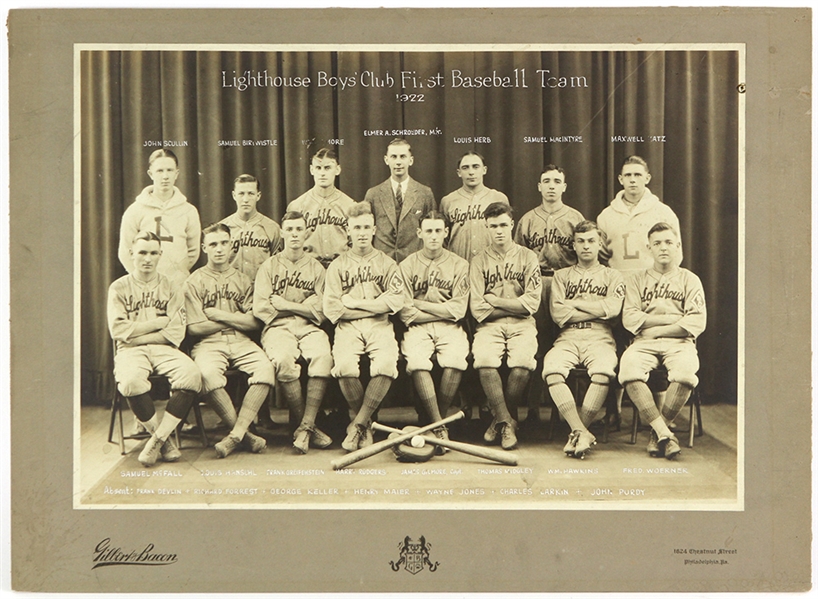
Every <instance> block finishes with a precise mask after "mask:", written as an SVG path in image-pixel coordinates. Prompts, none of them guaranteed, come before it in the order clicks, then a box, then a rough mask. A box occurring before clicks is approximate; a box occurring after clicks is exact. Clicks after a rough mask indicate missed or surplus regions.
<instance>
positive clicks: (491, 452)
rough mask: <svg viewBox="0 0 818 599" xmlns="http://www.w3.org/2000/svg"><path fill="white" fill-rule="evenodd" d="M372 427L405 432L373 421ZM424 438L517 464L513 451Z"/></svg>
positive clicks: (443, 445) (434, 443)
mask: <svg viewBox="0 0 818 599" xmlns="http://www.w3.org/2000/svg"><path fill="white" fill-rule="evenodd" d="M372 428H373V429H374V430H377V431H382V432H386V433H400V432H403V431H401V430H400V429H397V428H392V427H391V426H385V425H383V424H379V423H377V422H373V423H372ZM411 434H412V435H413V436H414V435H417V434H419V431H412V433H411ZM424 439H425V440H426V442H427V443H429V444H430V445H439V446H440V447H446V448H447V449H452V450H454V451H459V452H461V453H467V454H469V455H473V456H476V457H478V458H484V459H486V460H490V461H492V462H500V463H501V464H507V465H509V466H516V465H517V456H515V455H514V454H513V453H506V452H502V451H497V450H496V449H491V448H489V447H480V446H479V445H472V444H470V443H461V442H459V441H452V440H448V441H447V440H445V439H438V438H437V437H424Z"/></svg>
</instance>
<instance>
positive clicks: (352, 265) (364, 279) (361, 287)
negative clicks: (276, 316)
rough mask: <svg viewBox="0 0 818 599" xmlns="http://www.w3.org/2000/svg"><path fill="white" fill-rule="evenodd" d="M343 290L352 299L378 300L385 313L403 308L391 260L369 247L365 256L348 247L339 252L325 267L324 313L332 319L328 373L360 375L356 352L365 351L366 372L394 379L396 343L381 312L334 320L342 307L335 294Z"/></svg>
mask: <svg viewBox="0 0 818 599" xmlns="http://www.w3.org/2000/svg"><path fill="white" fill-rule="evenodd" d="M347 294H349V295H351V296H352V297H354V298H356V299H367V300H371V299H379V298H382V299H383V300H384V301H385V302H386V305H387V306H388V307H389V310H390V312H391V313H392V314H396V313H397V312H398V311H399V310H400V309H401V308H402V307H403V279H402V278H401V276H400V271H399V270H398V265H397V263H396V262H395V261H394V260H392V258H390V257H389V256H387V255H386V254H384V253H383V252H382V251H380V250H376V249H375V248H372V250H371V251H370V252H369V253H368V254H366V255H365V256H359V255H358V254H356V253H355V252H353V251H352V250H350V251H348V252H343V253H341V255H340V256H338V257H337V258H336V259H335V260H333V261H332V263H331V264H330V265H329V268H327V278H326V285H325V287H324V314H325V315H326V317H327V318H328V319H329V320H330V321H331V322H335V323H338V326H337V327H336V328H335V344H334V345H333V347H332V356H333V359H334V361H335V366H334V367H333V369H332V376H334V377H336V378H342V377H358V376H360V370H359V361H360V356H361V355H362V354H364V353H366V354H367V355H368V356H369V359H370V364H369V374H370V375H371V376H380V375H383V376H388V377H389V378H392V379H394V378H396V377H397V376H398V368H397V363H398V343H397V341H396V340H395V330H394V329H393V328H392V323H391V322H390V321H389V318H388V317H387V315H386V314H377V315H373V316H371V317H367V318H358V319H354V320H340V319H341V315H342V314H343V313H344V311H345V308H344V305H343V303H342V302H341V297H342V296H344V295H347ZM339 321H340V322H339Z"/></svg>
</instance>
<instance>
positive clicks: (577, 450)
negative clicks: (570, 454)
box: [574, 431, 596, 460]
mask: <svg viewBox="0 0 818 599" xmlns="http://www.w3.org/2000/svg"><path fill="white" fill-rule="evenodd" d="M577 434H578V435H577V445H576V447H574V457H575V458H579V459H581V460H582V459H585V454H586V453H588V450H590V449H591V446H593V445H596V437H594V436H593V435H592V434H591V433H590V432H588V431H577Z"/></svg>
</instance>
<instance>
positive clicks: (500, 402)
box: [479, 368, 513, 423]
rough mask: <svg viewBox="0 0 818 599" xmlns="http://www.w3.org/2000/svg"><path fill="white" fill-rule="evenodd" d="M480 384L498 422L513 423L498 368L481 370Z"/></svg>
mask: <svg viewBox="0 0 818 599" xmlns="http://www.w3.org/2000/svg"><path fill="white" fill-rule="evenodd" d="M479 373H480V384H481V385H482V386H483V392H484V393H485V394H486V399H488V402H489V407H490V408H491V411H492V412H493V413H494V418H495V419H496V420H497V422H508V423H510V422H512V420H513V419H512V418H511V414H510V413H509V411H508V407H507V406H506V399H505V397H504V395H503V379H502V378H500V372H499V371H498V370H497V369H496V368H480V369H479Z"/></svg>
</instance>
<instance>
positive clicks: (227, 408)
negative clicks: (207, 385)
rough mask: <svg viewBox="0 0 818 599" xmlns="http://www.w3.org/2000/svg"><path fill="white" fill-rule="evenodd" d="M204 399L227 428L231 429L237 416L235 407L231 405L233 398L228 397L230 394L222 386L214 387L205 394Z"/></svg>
mask: <svg viewBox="0 0 818 599" xmlns="http://www.w3.org/2000/svg"><path fill="white" fill-rule="evenodd" d="M205 401H206V402H207V405H209V406H210V408H211V409H212V410H213V411H214V412H216V415H217V416H218V417H219V418H220V419H221V421H222V422H224V423H225V424H226V425H227V427H228V428H231V429H232V428H233V427H234V426H236V418H238V415H237V414H236V408H235V406H233V400H231V399H230V395H229V394H228V393H227V390H226V389H225V388H224V387H222V388H221V389H214V390H213V391H211V392H210V393H208V394H207V395H205Z"/></svg>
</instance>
